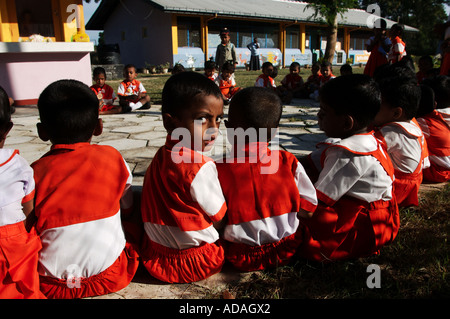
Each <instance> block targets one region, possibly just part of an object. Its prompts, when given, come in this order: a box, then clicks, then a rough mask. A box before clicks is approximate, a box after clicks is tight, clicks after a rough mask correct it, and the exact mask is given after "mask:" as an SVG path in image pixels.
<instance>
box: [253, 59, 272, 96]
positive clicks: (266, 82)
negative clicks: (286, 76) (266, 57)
mask: <svg viewBox="0 0 450 319" xmlns="http://www.w3.org/2000/svg"><path fill="white" fill-rule="evenodd" d="M261 71H262V74H260V75H259V76H258V78H257V79H256V81H255V86H256V87H263V88H272V89H274V90H275V89H276V87H277V86H276V85H275V80H274V78H273V72H274V67H273V64H272V63H271V62H264V63H263V65H262V67H261Z"/></svg>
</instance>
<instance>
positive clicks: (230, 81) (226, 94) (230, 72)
mask: <svg viewBox="0 0 450 319" xmlns="http://www.w3.org/2000/svg"><path fill="white" fill-rule="evenodd" d="M215 82H216V84H217V86H218V87H219V89H220V92H222V96H223V99H224V103H225V104H228V103H230V101H231V98H232V97H233V96H234V95H235V94H236V93H237V92H238V91H239V90H240V89H241V88H240V87H238V86H236V80H235V78H234V65H233V64H232V63H230V62H225V63H224V65H223V66H222V69H221V70H220V75H219V76H218V77H217V78H216V79H215Z"/></svg>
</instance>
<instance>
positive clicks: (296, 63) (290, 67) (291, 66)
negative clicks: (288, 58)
mask: <svg viewBox="0 0 450 319" xmlns="http://www.w3.org/2000/svg"><path fill="white" fill-rule="evenodd" d="M292 68H299V69H300V68H301V66H300V63H298V62H295V61H294V62H292V63H291V65H290V66H289V69H292Z"/></svg>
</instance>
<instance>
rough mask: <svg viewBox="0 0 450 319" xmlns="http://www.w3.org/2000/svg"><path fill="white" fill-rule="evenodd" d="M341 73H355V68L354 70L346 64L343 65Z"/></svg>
mask: <svg viewBox="0 0 450 319" xmlns="http://www.w3.org/2000/svg"><path fill="white" fill-rule="evenodd" d="M340 72H341V73H345V72H348V73H352V72H353V68H352V66H351V65H350V64H348V63H345V64H343V65H342V66H341V68H340Z"/></svg>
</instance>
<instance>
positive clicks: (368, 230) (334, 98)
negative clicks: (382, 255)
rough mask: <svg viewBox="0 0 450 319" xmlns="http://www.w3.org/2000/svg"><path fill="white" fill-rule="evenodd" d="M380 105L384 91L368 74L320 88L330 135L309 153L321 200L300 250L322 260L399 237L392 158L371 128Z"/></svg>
mask: <svg viewBox="0 0 450 319" xmlns="http://www.w3.org/2000/svg"><path fill="white" fill-rule="evenodd" d="M362 105H363V106H364V107H363V108H362V107H361V106H362ZM379 108H380V92H379V90H378V88H377V86H376V84H375V82H374V81H373V80H372V79H371V78H370V77H369V76H366V75H358V74H354V75H348V76H345V77H338V78H336V79H334V80H333V81H330V82H328V83H326V84H325V85H324V86H323V87H322V88H321V89H320V110H319V113H318V115H317V116H318V119H319V127H320V128H321V129H322V130H323V131H324V132H325V134H326V135H327V136H328V137H329V139H327V141H326V142H325V143H324V144H321V147H320V148H319V149H318V150H317V151H314V152H313V153H311V154H310V155H309V156H308V159H309V161H310V162H313V163H314V165H315V166H316V167H317V168H318V171H319V175H318V178H317V181H315V183H314V185H315V188H316V190H317V198H318V200H319V204H318V206H317V209H316V211H315V212H314V214H313V215H312V217H311V218H310V219H304V220H303V221H304V223H305V225H306V226H307V230H308V231H309V233H308V234H307V235H306V239H305V242H304V244H303V245H302V246H301V247H300V249H299V255H300V256H302V257H304V258H307V259H310V260H314V261H320V262H321V261H335V260H342V259H349V258H359V257H365V256H370V255H372V254H375V253H377V252H378V251H379V250H380V249H381V248H382V247H383V246H384V245H386V244H388V243H390V242H392V241H393V240H394V238H395V237H396V235H397V232H398V229H399V223H400V219H399V214H398V206H397V203H396V200H395V196H394V193H393V178H394V177H393V173H394V172H393V167H392V163H391V161H390V159H389V156H388V155H387V154H386V153H385V151H384V150H383V148H382V145H381V144H380V142H379V141H378V140H377V139H376V138H375V137H374V134H373V131H370V130H369V129H368V125H370V123H371V121H372V120H373V118H374V117H375V115H376V114H377V112H378V110H379ZM317 161H319V162H317ZM302 162H303V161H302ZM307 162H308V161H305V163H307ZM308 170H309V169H308Z"/></svg>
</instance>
